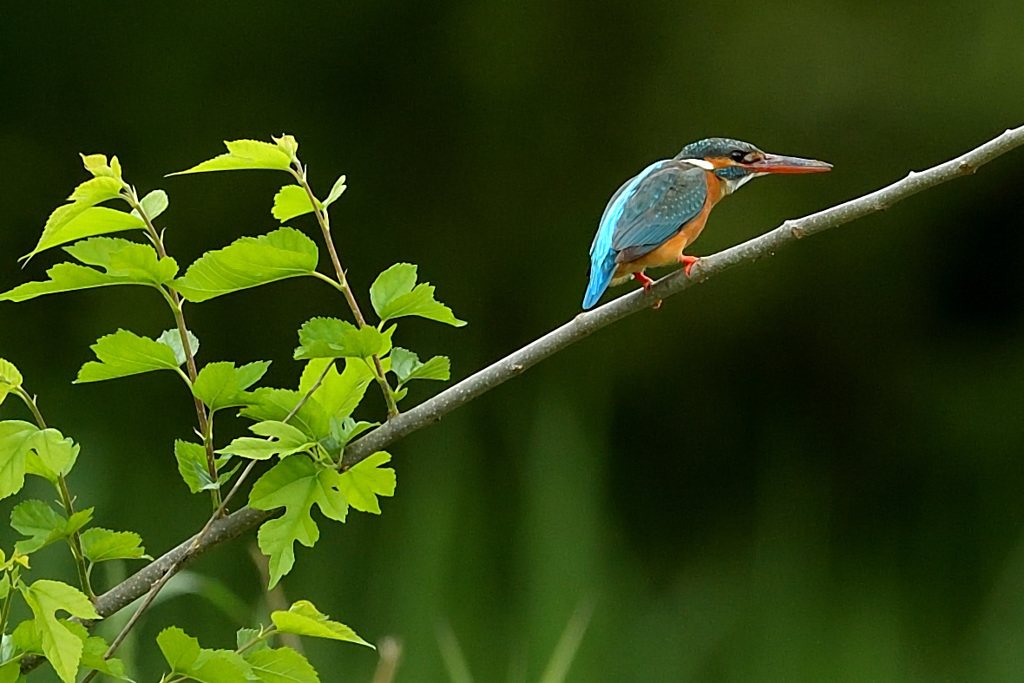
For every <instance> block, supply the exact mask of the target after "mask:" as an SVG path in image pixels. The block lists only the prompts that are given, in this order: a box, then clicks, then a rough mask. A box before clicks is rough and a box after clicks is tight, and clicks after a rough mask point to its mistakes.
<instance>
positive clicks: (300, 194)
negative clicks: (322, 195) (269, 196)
mask: <svg viewBox="0 0 1024 683" xmlns="http://www.w3.org/2000/svg"><path fill="white" fill-rule="evenodd" d="M312 211H313V204H312V203H310V201H309V195H308V194H306V190H305V189H303V188H302V186H300V185H285V186H284V187H282V188H281V189H280V190H278V191H277V194H276V195H274V207H273V208H272V209H271V210H270V213H271V215H273V216H274V218H276V219H277V220H279V221H281V222H282V223H284V222H285V221H290V220H291V219H293V218H295V217H296V216H303V215H305V214H307V213H312Z"/></svg>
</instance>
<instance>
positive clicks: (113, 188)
mask: <svg viewBox="0 0 1024 683" xmlns="http://www.w3.org/2000/svg"><path fill="white" fill-rule="evenodd" d="M97 157H102V162H101V163H97V165H95V166H93V167H90V166H89V163H88V162H86V169H88V170H89V171H90V172H91V173H93V174H94V175H96V177H93V178H90V179H89V180H86V181H85V182H84V183H82V184H81V185H79V186H78V187H76V188H75V190H74V192H72V193H71V196H70V197H68V200H69V201H70V202H71V203H70V204H64V205H63V206H58V207H57V208H56V209H54V210H53V213H51V214H50V216H49V218H47V219H46V224H45V225H44V226H43V234H42V235H41V236H40V238H39V243H38V244H36V247H35V249H33V250H32V251H31V252H30V253H29V254H27V255H26V256H23V257H22V258H25V259H27V258H31V257H32V256H33V255H35V254H38V253H39V252H40V251H43V250H45V249H49V248H50V247H54V246H57V245H58V244H64V243H66V242H70V241H72V240H75V239H79V238H80V237H87V236H88V235H85V234H78V236H77V237H76V236H74V235H75V234H77V233H80V232H81V231H82V230H83V228H85V227H86V226H88V225H89V224H91V223H93V220H94V219H93V217H92V216H91V217H87V218H86V219H85V222H84V223H78V224H77V226H76V227H71V223H72V222H75V221H77V220H79V219H80V218H81V217H82V216H83V214H84V213H85V212H86V211H87V210H89V209H90V208H92V207H94V206H95V205H96V204H99V203H100V202H105V201H108V200H110V199H115V198H117V197H118V196H119V195H120V192H121V189H122V188H123V187H124V183H123V182H121V181H120V180H119V179H118V178H116V177H114V176H113V174H112V173H111V172H110V168H109V167H108V166H107V165H106V163H107V159H106V157H104V156H103V155H101V154H100V155H94V156H93V157H85V156H83V157H82V158H83V159H92V160H93V161H95V162H99V161H100V160H99V159H98V158H97ZM103 168H106V171H107V172H106V173H103V174H102V175H97V171H98V170H99V171H101V173H102V169H103ZM104 211H113V212H114V213H120V212H118V211H114V210H113V209H104ZM95 215H97V214H94V216H95ZM99 215H102V212H101V213H100V214H99ZM125 215H128V214H125ZM86 232H88V230H87V229H86ZM105 232H109V231H105ZM89 234H93V235H95V234H101V233H96V232H91V233H89Z"/></svg>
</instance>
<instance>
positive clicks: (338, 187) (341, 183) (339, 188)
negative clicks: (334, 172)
mask: <svg viewBox="0 0 1024 683" xmlns="http://www.w3.org/2000/svg"><path fill="white" fill-rule="evenodd" d="M347 188H348V186H347V185H345V176H344V175H341V176H338V179H337V180H335V181H334V185H332V186H331V191H330V192H329V193H328V194H327V199H325V200H324V208H325V209H326V208H327V207H328V206H330V205H331V204H333V203H334V202H336V201H337V200H338V197H340V196H341V193H342V192H344V191H345V190H346V189H347Z"/></svg>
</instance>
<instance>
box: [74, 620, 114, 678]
mask: <svg viewBox="0 0 1024 683" xmlns="http://www.w3.org/2000/svg"><path fill="white" fill-rule="evenodd" d="M65 623H67V626H68V628H69V629H70V630H71V632H72V633H74V634H75V635H77V636H78V637H79V638H80V639H81V640H83V641H84V647H83V648H82V662H81V666H83V667H85V668H86V669H96V670H97V671H99V672H100V673H104V674H107V675H108V676H112V677H114V678H120V679H122V680H125V681H130V679H129V678H127V677H126V676H125V672H124V663H123V662H122V661H121V660H120V659H117V658H116V657H111V658H109V659H104V657H103V656H104V655H105V654H106V653H107V650H108V649H110V645H109V644H108V643H107V641H105V640H103V638H100V637H99V636H91V635H89V631H88V630H86V628H85V627H84V626H82V625H81V624H78V623H76V622H73V621H69V622H65Z"/></svg>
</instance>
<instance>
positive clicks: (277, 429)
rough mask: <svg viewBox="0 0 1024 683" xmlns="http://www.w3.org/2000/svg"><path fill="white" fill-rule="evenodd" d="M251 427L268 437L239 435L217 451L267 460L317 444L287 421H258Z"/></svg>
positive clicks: (254, 431) (291, 453)
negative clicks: (258, 437)
mask: <svg viewBox="0 0 1024 683" xmlns="http://www.w3.org/2000/svg"><path fill="white" fill-rule="evenodd" d="M249 429H250V430H251V431H252V432H253V433H255V434H259V435H260V436H265V437H268V438H267V439H256V438H253V437H250V436H243V437H239V438H237V439H235V440H234V441H232V442H231V443H229V444H228V445H227V446H226V447H224V448H222V449H220V450H219V451H217V452H218V453H226V454H229V455H237V456H238V457H240V458H249V459H250V460H267V459H268V458H272V457H274V456H275V455H276V456H281V457H284V456H286V455H293V454H295V453H301V452H302V451H306V450H309V449H310V448H312V447H313V446H314V445H315V442H312V441H310V440H309V438H307V437H306V435H305V433H304V432H302V430H300V429H298V428H297V427H293V426H292V425H290V424H287V423H285V422H278V421H276V420H266V421H263V422H257V423H256V424H254V425H252V426H251V427H249Z"/></svg>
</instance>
